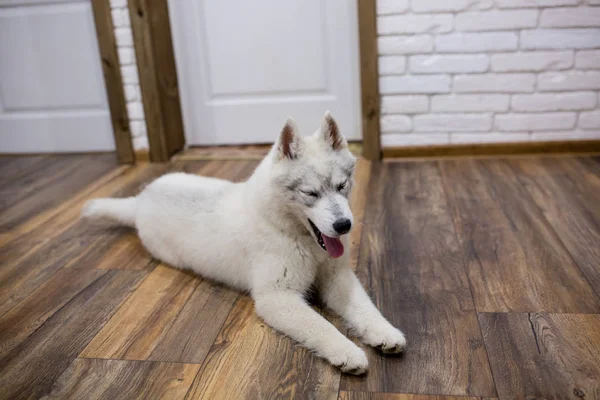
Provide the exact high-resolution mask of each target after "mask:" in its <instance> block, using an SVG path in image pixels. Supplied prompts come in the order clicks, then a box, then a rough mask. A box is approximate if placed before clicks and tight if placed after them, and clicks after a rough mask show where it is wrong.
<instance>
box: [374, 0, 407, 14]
mask: <svg viewBox="0 0 600 400" xmlns="http://www.w3.org/2000/svg"><path fill="white" fill-rule="evenodd" d="M406 11H408V0H377V15H388V14H402V13H404V12H406Z"/></svg>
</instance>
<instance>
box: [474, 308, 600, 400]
mask: <svg viewBox="0 0 600 400" xmlns="http://www.w3.org/2000/svg"><path fill="white" fill-rule="evenodd" d="M479 320H480V322H481V328H482V331H483V335H484V340H485V345H486V348H487V350H488V353H489V355H490V361H491V364H492V371H493V373H494V379H495V381H496V387H497V389H498V395H499V397H500V398H519V399H523V398H528V399H531V398H536V399H582V398H586V399H597V398H600V380H598V377H599V376H600V316H599V315H574V314H516V313H510V314H480V315H479Z"/></svg>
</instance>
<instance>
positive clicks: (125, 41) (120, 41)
mask: <svg viewBox="0 0 600 400" xmlns="http://www.w3.org/2000/svg"><path fill="white" fill-rule="evenodd" d="M115 37H116V39H117V45H118V46H120V47H123V46H133V36H132V33H131V28H130V27H121V28H117V29H115Z"/></svg>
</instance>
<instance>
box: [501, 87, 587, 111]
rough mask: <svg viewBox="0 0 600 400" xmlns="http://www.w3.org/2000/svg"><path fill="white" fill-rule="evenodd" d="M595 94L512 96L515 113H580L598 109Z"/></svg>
mask: <svg viewBox="0 0 600 400" xmlns="http://www.w3.org/2000/svg"><path fill="white" fill-rule="evenodd" d="M596 103H597V96H596V93H594V92H572V93H569V92H566V93H536V94H515V95H513V96H512V100H511V108H512V110H513V111H525V112H540V111H578V110H590V109H593V108H595V107H596Z"/></svg>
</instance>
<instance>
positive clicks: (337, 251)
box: [321, 233, 344, 258]
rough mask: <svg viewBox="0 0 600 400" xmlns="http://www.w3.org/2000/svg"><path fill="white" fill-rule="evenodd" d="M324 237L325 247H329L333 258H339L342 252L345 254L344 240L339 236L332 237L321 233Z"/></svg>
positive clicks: (328, 249)
mask: <svg viewBox="0 0 600 400" xmlns="http://www.w3.org/2000/svg"><path fill="white" fill-rule="evenodd" d="M321 236H322V237H323V241H324V242H325V248H326V249H327V253H329V255H330V256H331V257H333V258H338V257H340V256H341V255H342V254H344V245H343V244H342V241H341V240H340V239H338V238H330V237H329V236H325V235H323V234H322V233H321Z"/></svg>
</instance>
